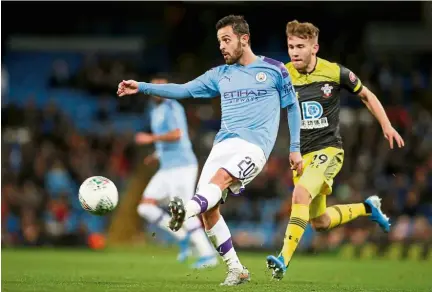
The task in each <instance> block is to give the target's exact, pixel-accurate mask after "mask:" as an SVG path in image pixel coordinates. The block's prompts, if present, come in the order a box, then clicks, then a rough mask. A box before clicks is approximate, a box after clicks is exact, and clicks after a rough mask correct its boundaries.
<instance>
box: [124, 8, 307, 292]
mask: <svg viewBox="0 0 432 292" xmlns="http://www.w3.org/2000/svg"><path fill="white" fill-rule="evenodd" d="M216 29H217V39H218V41H219V49H220V51H221V53H222V55H223V57H224V59H225V63H226V65H221V66H218V67H215V68H213V69H211V70H209V71H207V72H206V73H204V74H203V75H201V76H200V77H198V78H196V79H195V80H192V81H190V82H188V83H186V84H150V83H144V82H139V83H138V82H136V81H133V80H128V81H123V82H121V83H120V84H119V86H118V95H119V96H124V95H130V94H135V93H138V92H143V93H146V94H152V95H160V96H164V97H167V98H172V99H181V98H187V97H194V98H212V97H217V96H221V107H222V120H221V129H220V131H219V132H218V134H217V135H216V138H215V141H214V146H213V149H212V150H211V152H210V155H209V157H208V158H207V161H206V163H205V165H204V167H203V170H202V172H201V177H200V180H199V182H198V188H197V192H196V195H195V196H194V197H193V199H192V200H189V201H187V202H186V204H184V203H183V200H182V199H181V198H175V199H174V200H173V201H171V203H170V210H171V214H172V218H171V222H170V227H171V229H173V230H175V231H176V230H179V229H180V228H181V227H182V226H183V225H184V223H185V222H188V221H189V220H191V218H194V217H195V216H197V215H199V214H202V215H203V221H204V225H205V228H206V232H207V235H208V237H209V238H210V240H211V242H212V243H213V244H214V246H215V248H216V249H217V251H218V252H219V254H220V255H221V256H222V258H223V260H224V261H225V263H226V264H227V265H228V275H227V277H226V279H225V281H224V282H223V283H222V285H228V286H234V285H238V284H241V283H245V282H248V281H249V280H250V274H249V271H248V270H247V269H246V268H245V267H243V265H242V264H241V263H240V260H239V258H238V256H237V254H236V252H235V250H234V247H233V243H232V240H231V233H230V231H229V229H228V226H227V224H226V223H225V221H224V219H223V217H222V216H221V214H220V211H219V208H220V204H221V203H224V202H225V200H226V198H227V194H228V192H231V193H233V194H240V193H241V192H242V191H243V190H244V188H245V185H246V184H248V183H250V182H251V181H252V180H253V179H254V178H255V177H256V176H257V175H258V174H259V173H260V172H261V170H262V168H263V167H264V165H265V163H266V161H267V159H268V157H269V155H270V153H271V151H272V149H273V146H274V143H275V140H276V136H277V131H278V128H279V121H280V108H281V107H282V108H285V107H287V108H288V122H289V125H290V135H291V146H290V152H291V154H290V160H291V162H292V165H293V168H296V169H298V170H299V171H300V169H301V167H302V159H301V155H300V148H299V147H300V141H299V139H300V109H299V106H298V101H297V99H296V97H295V94H294V88H293V86H292V84H291V79H290V77H289V74H288V72H287V70H286V68H285V66H284V65H283V64H282V63H281V62H278V61H275V60H272V59H269V58H266V57H262V56H256V55H255V54H254V53H253V52H252V50H251V47H250V44H251V43H250V32H249V25H248V24H247V22H246V21H245V20H244V19H243V17H241V16H233V15H231V16H227V17H224V18H222V19H221V20H219V21H218V23H217V24H216Z"/></svg>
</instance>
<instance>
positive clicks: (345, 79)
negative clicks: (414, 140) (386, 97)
mask: <svg viewBox="0 0 432 292" xmlns="http://www.w3.org/2000/svg"><path fill="white" fill-rule="evenodd" d="M339 66H340V65H339ZM340 68H341V72H340V73H341V74H340V83H341V85H342V86H343V87H344V88H346V89H348V90H349V91H350V92H352V93H355V94H357V95H358V96H360V98H361V100H362V102H363V103H364V104H365V105H366V107H367V108H368V109H369V111H370V112H371V113H372V114H373V115H374V117H375V118H376V119H377V120H378V122H379V123H380V125H381V128H382V130H383V133H384V137H385V138H386V139H387V140H388V141H389V144H390V148H391V149H393V140H395V141H396V143H397V145H398V146H399V148H401V147H403V146H405V143H404V140H403V139H402V137H401V136H400V135H399V133H398V132H397V131H396V130H395V129H394V128H393V126H392V125H391V122H390V120H389V119H388V117H387V114H386V112H385V110H384V108H383V106H382V104H381V102H380V101H379V99H378V98H377V96H376V95H375V94H374V93H373V92H372V91H370V90H369V89H368V88H367V87H366V86H364V85H362V83H361V81H360V79H359V78H358V77H357V76H356V75H355V74H354V73H353V72H351V71H350V70H349V69H347V68H345V67H343V66H340Z"/></svg>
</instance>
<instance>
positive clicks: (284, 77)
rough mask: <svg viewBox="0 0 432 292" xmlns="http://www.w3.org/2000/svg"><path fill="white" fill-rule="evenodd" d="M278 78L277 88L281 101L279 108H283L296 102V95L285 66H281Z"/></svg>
mask: <svg viewBox="0 0 432 292" xmlns="http://www.w3.org/2000/svg"><path fill="white" fill-rule="evenodd" d="M279 77H280V78H279V84H278V86H277V88H278V91H279V96H280V100H281V107H282V108H285V107H287V106H289V105H291V104H293V103H295V102H296V94H295V90H294V86H293V85H292V82H291V77H290V75H289V73H288V70H287V69H286V68H285V66H283V64H282V65H281V66H280V76H279Z"/></svg>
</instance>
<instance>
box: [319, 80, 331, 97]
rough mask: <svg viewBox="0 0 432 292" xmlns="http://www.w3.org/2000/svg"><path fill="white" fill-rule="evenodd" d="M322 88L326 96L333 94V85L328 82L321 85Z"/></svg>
mask: <svg viewBox="0 0 432 292" xmlns="http://www.w3.org/2000/svg"><path fill="white" fill-rule="evenodd" d="M321 90H322V92H323V93H324V97H330V96H332V90H333V86H331V85H328V84H327V83H326V84H324V86H323V87H321Z"/></svg>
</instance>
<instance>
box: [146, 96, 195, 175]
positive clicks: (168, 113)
mask: <svg viewBox="0 0 432 292" xmlns="http://www.w3.org/2000/svg"><path fill="white" fill-rule="evenodd" d="M150 106H151V109H150V125H151V130H152V132H153V134H156V135H162V134H166V133H168V132H170V131H173V130H175V129H180V130H181V132H182V136H181V138H180V140H178V141H174V142H162V141H158V142H155V148H156V153H157V155H158V157H159V162H160V168H161V169H168V168H174V167H183V166H189V165H197V158H196V156H195V154H194V152H193V149H192V143H191V141H190V139H189V133H188V125H187V119H186V114H185V111H184V108H183V106H182V105H181V104H180V103H179V102H178V101H175V100H168V99H166V100H164V101H163V102H162V103H160V104H156V103H152V104H151V105H150Z"/></svg>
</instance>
